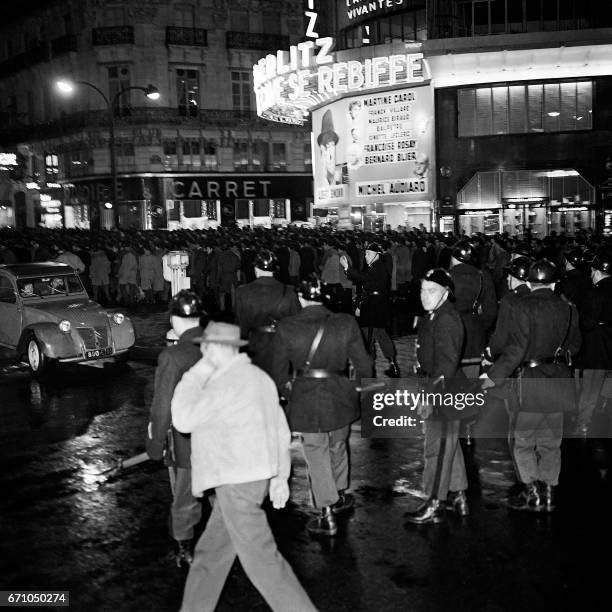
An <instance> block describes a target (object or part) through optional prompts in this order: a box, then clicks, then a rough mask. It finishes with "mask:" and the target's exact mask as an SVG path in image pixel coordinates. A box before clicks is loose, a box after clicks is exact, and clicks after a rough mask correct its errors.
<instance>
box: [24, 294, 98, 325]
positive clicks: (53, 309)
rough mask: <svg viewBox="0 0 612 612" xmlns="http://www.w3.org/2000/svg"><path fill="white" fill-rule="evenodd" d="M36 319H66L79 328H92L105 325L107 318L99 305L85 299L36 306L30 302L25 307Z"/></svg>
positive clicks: (69, 299) (58, 301)
mask: <svg viewBox="0 0 612 612" xmlns="http://www.w3.org/2000/svg"><path fill="white" fill-rule="evenodd" d="M25 308H26V309H28V310H29V311H30V313H31V314H36V315H38V316H37V317H36V318H39V319H44V320H46V321H53V322H56V321H62V320H63V319H67V320H68V321H70V322H71V323H73V324H74V325H77V326H81V327H94V326H96V327H97V326H101V325H106V322H107V321H108V316H107V314H106V311H105V310H104V308H102V306H100V304H98V303H96V302H94V301H92V300H89V299H87V298H72V299H71V298H67V299H61V300H53V301H47V302H43V303H41V304H37V303H36V302H31V303H28V304H27V305H25Z"/></svg>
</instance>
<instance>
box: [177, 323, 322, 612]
mask: <svg viewBox="0 0 612 612" xmlns="http://www.w3.org/2000/svg"><path fill="white" fill-rule="evenodd" d="M193 341H194V342H196V343H199V344H200V350H201V353H202V358H201V359H200V360H199V361H198V362H197V363H196V364H195V365H194V366H193V367H192V368H191V369H190V370H188V371H187V372H186V373H185V375H184V376H183V378H182V379H181V381H180V382H179V384H178V385H177V387H176V390H175V392H174V397H173V398H172V421H173V423H174V426H175V427H176V429H178V430H179V431H181V432H183V433H191V464H192V491H193V494H194V495H195V496H196V497H201V496H202V495H203V494H204V492H205V491H207V490H210V489H214V490H215V501H214V503H213V510H212V513H211V515H210V518H209V519H208V523H207V525H206V530H205V531H204V533H203V534H202V536H201V538H200V540H199V541H198V543H197V545H196V547H195V550H194V558H193V563H192V564H191V567H190V569H189V574H188V576H187V581H186V583H185V591H184V593H183V603H182V606H181V610H182V611H183V612H195V611H198V612H200V611H202V610H210V611H212V610H214V609H215V607H216V605H217V602H218V600H219V596H220V595H221V591H222V589H223V586H224V584H225V581H226V579H227V576H228V574H229V572H230V570H231V568H232V565H233V563H234V560H235V558H236V556H238V558H239V559H240V563H241V565H242V567H243V569H244V571H245V573H246V574H247V576H248V577H249V579H250V580H251V582H252V583H253V584H254V586H255V587H256V588H257V589H258V590H259V592H260V593H261V595H262V596H263V598H264V599H265V600H266V601H267V603H268V605H269V606H270V607H271V608H272V610H275V611H279V612H281V611H282V612H285V611H286V610H295V611H308V612H310V611H311V610H315V607H314V606H313V604H312V602H311V601H310V599H309V597H308V595H307V594H306V592H305V591H304V589H303V588H302V586H301V585H300V583H299V582H298V580H297V578H296V577H295V574H294V573H293V570H292V569H291V567H290V566H289V564H288V563H287V561H286V560H285V559H284V558H283V557H282V556H281V554H280V553H279V552H278V549H277V547H276V543H275V541H274V536H273V535H272V532H271V530H270V526H269V525H268V522H267V520H266V515H265V512H264V511H263V509H262V508H261V504H262V503H263V500H264V498H265V496H266V495H267V494H268V492H269V495H270V500H271V501H272V504H273V506H274V507H275V508H282V507H284V506H285V504H286V502H287V500H288V499H289V486H288V483H287V480H288V478H289V471H290V468H291V459H290V455H289V444H290V440H291V434H290V432H289V427H288V426H287V421H286V419H285V415H284V413H283V411H282V409H281V407H280V405H279V401H278V393H277V391H276V386H275V384H274V382H273V381H272V379H271V378H270V377H269V376H268V375H267V374H266V373H265V372H264V371H263V370H261V369H260V368H258V367H257V366H255V365H253V364H252V363H251V360H250V358H249V356H248V355H247V354H246V353H239V352H238V351H239V348H240V347H242V346H245V345H246V344H247V341H246V340H241V339H240V328H239V327H238V326H237V325H231V324H229V323H219V322H212V321H211V322H210V323H209V324H208V325H207V327H206V329H205V330H204V333H203V334H202V335H201V336H200V337H196V338H194V339H193Z"/></svg>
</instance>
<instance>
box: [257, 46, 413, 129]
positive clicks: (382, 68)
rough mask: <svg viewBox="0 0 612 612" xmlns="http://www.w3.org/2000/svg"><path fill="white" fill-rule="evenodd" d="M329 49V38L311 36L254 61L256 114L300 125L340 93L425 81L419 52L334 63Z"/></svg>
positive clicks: (334, 60) (334, 58) (331, 49)
mask: <svg viewBox="0 0 612 612" xmlns="http://www.w3.org/2000/svg"><path fill="white" fill-rule="evenodd" d="M333 48H334V39H333V38H328V37H325V38H317V39H316V40H307V41H304V42H301V43H299V44H297V45H294V46H292V47H290V48H289V50H288V51H277V52H276V54H270V55H267V56H266V57H264V58H262V59H261V60H259V62H257V64H255V66H254V67H253V84H254V90H255V98H256V101H257V114H258V115H259V116H260V117H263V118H266V119H271V120H273V121H279V122H283V123H296V124H302V123H304V118H305V117H306V116H307V115H308V111H309V110H310V109H311V108H313V107H314V106H317V105H320V104H322V103H324V102H327V101H330V100H333V99H335V98H337V97H340V96H341V95H343V94H345V93H352V92H355V93H356V92H363V91H367V90H369V89H375V88H378V87H385V86H394V85H405V84H411V83H419V82H422V81H424V80H425V77H424V74H423V64H422V60H423V54H422V53H404V54H398V55H388V56H379V57H374V58H367V59H364V60H361V59H347V61H336V57H335V54H334V53H333V52H332V51H333Z"/></svg>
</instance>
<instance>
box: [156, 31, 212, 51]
mask: <svg viewBox="0 0 612 612" xmlns="http://www.w3.org/2000/svg"><path fill="white" fill-rule="evenodd" d="M166 44H167V45H188V46H192V47H206V46H207V44H208V38H207V34H206V30H202V29H200V28H175V27H172V26H169V27H167V28H166Z"/></svg>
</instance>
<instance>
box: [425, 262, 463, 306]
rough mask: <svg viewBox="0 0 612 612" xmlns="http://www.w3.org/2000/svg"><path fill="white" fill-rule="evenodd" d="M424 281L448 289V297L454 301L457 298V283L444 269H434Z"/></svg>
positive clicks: (426, 275) (427, 274)
mask: <svg viewBox="0 0 612 612" xmlns="http://www.w3.org/2000/svg"><path fill="white" fill-rule="evenodd" d="M423 280H426V281H429V282H430V283H436V285H440V286H441V287H444V288H445V289H448V295H449V297H450V298H451V299H452V298H454V296H455V283H454V282H453V278H452V276H451V275H450V274H449V273H448V272H447V271H446V270H445V269H444V268H433V269H432V270H429V272H427V273H426V274H425V276H424V277H423Z"/></svg>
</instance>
